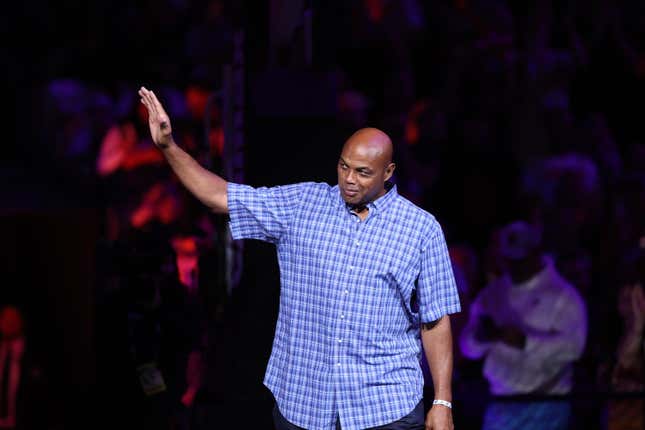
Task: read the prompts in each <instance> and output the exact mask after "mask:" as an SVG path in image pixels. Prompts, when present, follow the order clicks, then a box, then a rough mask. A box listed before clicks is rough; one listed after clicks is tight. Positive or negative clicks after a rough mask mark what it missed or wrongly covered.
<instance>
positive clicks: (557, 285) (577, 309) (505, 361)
mask: <svg viewBox="0 0 645 430" xmlns="http://www.w3.org/2000/svg"><path fill="white" fill-rule="evenodd" d="M499 250H500V253H501V255H502V256H503V257H504V263H505V273H504V274H503V275H502V276H501V277H499V278H497V279H494V280H493V281H492V282H491V283H490V284H488V285H487V286H486V287H485V288H484V289H483V290H482V291H481V292H480V293H479V294H478V295H477V297H476V298H475V301H474V302H473V304H472V306H471V308H470V314H469V320H468V323H467V325H466V327H465V328H464V329H463V331H462V332H461V337H460V347H461V350H462V353H463V354H464V355H465V356H467V357H469V358H471V359H483V360H484V363H483V374H484V376H485V378H486V379H487V380H488V383H489V389H490V393H491V394H492V395H493V396H496V397H499V398H503V397H504V396H517V395H531V396H551V395H565V394H568V393H569V392H570V391H571V389H572V383H573V379H572V378H573V368H572V364H573V363H574V362H575V361H576V360H577V359H578V358H579V357H580V355H581V354H582V351H583V349H584V346H585V342H586V334H587V315H586V305H585V302H584V301H583V298H582V297H581V295H580V294H579V293H578V291H577V290H576V289H575V287H573V286H572V285H571V284H569V283H568V282H567V281H566V280H565V279H563V278H562V277H561V276H560V274H559V273H558V272H557V270H556V268H555V266H554V263H553V261H552V259H551V258H550V257H549V256H547V255H545V254H544V253H543V249H542V247H541V236H540V231H539V230H538V229H537V228H536V227H534V226H532V225H530V224H528V223H526V222H524V221H516V222H513V223H510V224H508V225H506V226H505V227H503V228H502V229H501V230H500V233H499ZM569 414H570V405H569V404H568V403H567V402H548V401H539V399H537V400H535V401H530V402H518V403H514V402H509V401H493V402H491V403H490V404H489V406H488V408H487V411H486V416H485V418H484V429H486V430H489V429H506V430H508V429H523V430H526V429H530V428H536V429H537V428H539V429H563V430H564V429H566V428H567V425H568V419H569ZM546 418H548V420H546V421H545V419H546Z"/></svg>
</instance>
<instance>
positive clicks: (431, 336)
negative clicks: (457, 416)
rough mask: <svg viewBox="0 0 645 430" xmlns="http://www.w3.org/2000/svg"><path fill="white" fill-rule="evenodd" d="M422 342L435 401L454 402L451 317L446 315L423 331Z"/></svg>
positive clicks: (423, 328)
mask: <svg viewBox="0 0 645 430" xmlns="http://www.w3.org/2000/svg"><path fill="white" fill-rule="evenodd" d="M421 340H422V342H423V349H424V351H425V355H426V360H427V361H428V367H429V368H430V373H431V374H432V383H433V385H434V393H435V399H441V400H447V401H449V402H452V366H453V350H452V330H451V328H450V317H449V316H448V315H444V316H443V317H442V318H441V319H439V321H438V322H437V323H436V324H435V325H434V326H433V327H432V328H428V326H424V327H422V329H421Z"/></svg>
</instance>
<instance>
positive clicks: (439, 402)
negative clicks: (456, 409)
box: [432, 399, 452, 409]
mask: <svg viewBox="0 0 645 430" xmlns="http://www.w3.org/2000/svg"><path fill="white" fill-rule="evenodd" d="M432 405H433V406H434V405H441V406H445V407H447V408H449V409H452V403H451V402H449V401H448V400H441V399H434V400H433V401H432Z"/></svg>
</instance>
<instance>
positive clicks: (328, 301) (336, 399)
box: [228, 182, 460, 430]
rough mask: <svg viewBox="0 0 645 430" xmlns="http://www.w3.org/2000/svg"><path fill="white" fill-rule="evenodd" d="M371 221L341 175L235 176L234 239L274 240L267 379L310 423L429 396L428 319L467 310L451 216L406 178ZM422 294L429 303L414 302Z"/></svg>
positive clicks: (393, 415) (302, 423) (303, 423)
mask: <svg viewBox="0 0 645 430" xmlns="http://www.w3.org/2000/svg"><path fill="white" fill-rule="evenodd" d="M368 207H369V214H368V217H367V218H366V219H365V220H364V221H362V222H361V221H360V219H359V218H358V216H357V215H355V214H353V213H352V212H350V211H349V210H348V208H347V206H346V205H345V202H344V201H343V200H342V197H341V196H340V193H339V190H338V186H334V187H331V186H329V185H327V184H323V183H313V182H307V183H298V184H293V185H286V186H279V187H272V188H252V187H249V186H246V185H240V184H233V183H229V185H228V208H229V216H230V229H231V233H232V236H233V238H234V239H242V238H247V239H259V240H263V241H267V242H271V243H274V244H275V245H276V247H277V252H278V261H279V264H280V281H281V288H280V311H279V314H278V321H277V325H276V331H275V337H274V340H273V349H272V352H271V357H270V359H269V364H268V367H267V370H266V375H265V378H264V384H265V385H266V386H267V388H269V390H271V392H272V393H273V395H274V397H275V399H276V402H277V404H278V408H279V409H280V411H281V412H282V414H283V415H284V416H285V418H286V419H287V420H289V421H290V422H292V423H293V424H296V425H297V426H299V427H304V428H306V429H329V430H331V429H334V428H335V423H336V419H337V417H340V422H341V426H342V428H343V430H354V429H365V428H368V427H375V426H379V425H384V424H387V423H390V422H393V421H396V420H398V419H400V418H402V417H403V416H405V415H407V414H409V413H410V412H411V411H412V409H413V408H414V407H415V406H416V405H417V403H418V402H419V401H420V400H421V399H422V397H423V383H424V381H423V373H422V370H421V367H420V358H421V342H420V332H419V324H420V322H430V321H434V320H437V319H439V318H440V317H442V316H443V315H445V314H450V313H454V312H458V311H460V304H459V297H458V295H457V288H456V286H455V281H454V276H453V272H452V266H451V263H450V259H449V256H448V252H447V246H446V242H445V239H444V236H443V232H442V230H441V227H440V225H439V224H438V222H437V221H436V220H435V218H434V217H433V216H432V215H430V214H429V213H428V212H426V211H424V210H423V209H420V208H419V207H417V206H415V205H413V204H412V203H411V202H410V201H408V200H406V199H405V198H403V197H401V196H400V195H399V194H398V193H397V191H396V186H394V187H393V188H392V189H390V190H389V191H388V192H387V193H386V194H385V195H384V196H382V197H380V198H379V199H377V200H376V201H374V202H372V203H370V204H369V205H368ZM413 295H416V302H417V303H418V307H417V306H414V305H412V304H411V303H412V302H413Z"/></svg>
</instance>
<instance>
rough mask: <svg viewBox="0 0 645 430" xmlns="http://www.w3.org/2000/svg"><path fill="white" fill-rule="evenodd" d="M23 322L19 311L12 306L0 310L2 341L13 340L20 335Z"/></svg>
mask: <svg viewBox="0 0 645 430" xmlns="http://www.w3.org/2000/svg"><path fill="white" fill-rule="evenodd" d="M22 329H23V321H22V315H21V314H20V311H19V310H18V309H17V308H15V307H13V306H6V307H4V308H2V309H1V310H0V335H1V336H2V338H3V339H14V338H16V337H19V336H21V335H22Z"/></svg>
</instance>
